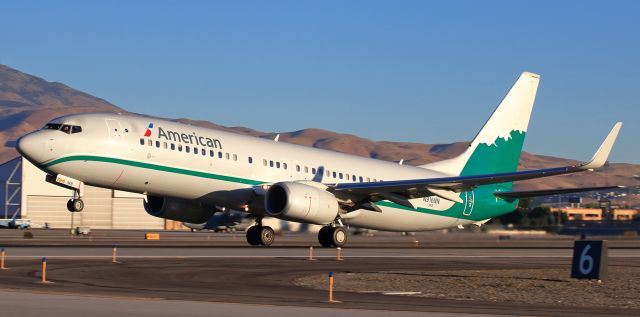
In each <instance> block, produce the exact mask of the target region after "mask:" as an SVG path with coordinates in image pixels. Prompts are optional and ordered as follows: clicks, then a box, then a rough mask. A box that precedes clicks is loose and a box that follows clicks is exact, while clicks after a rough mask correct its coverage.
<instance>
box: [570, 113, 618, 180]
mask: <svg viewBox="0 0 640 317" xmlns="http://www.w3.org/2000/svg"><path fill="white" fill-rule="evenodd" d="M620 128H622V122H617V123H616V124H615V125H614V126H613V129H611V132H609V135H607V138H606V139H604V141H603V142H602V144H601V145H600V147H599V148H598V151H596V154H594V155H593V157H592V158H591V161H589V162H586V163H584V164H582V165H580V166H579V167H580V169H583V170H589V169H596V168H600V167H602V166H604V164H605V163H606V162H607V159H608V158H609V153H611V149H612V148H613V144H614V143H615V142H616V138H617V137H618V132H620Z"/></svg>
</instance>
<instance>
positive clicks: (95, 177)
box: [49, 161, 123, 188]
mask: <svg viewBox="0 0 640 317" xmlns="http://www.w3.org/2000/svg"><path fill="white" fill-rule="evenodd" d="M49 170H50V171H51V172H54V173H55V174H63V175H67V176H70V177H73V178H76V179H79V180H82V181H83V182H85V183H87V184H90V185H96V186H101V187H107V188H111V187H113V186H114V185H115V183H116V181H117V180H118V177H120V175H122V171H123V168H122V167H121V166H119V165H114V164H106V163H102V162H94V161H69V162H64V163H60V164H57V165H55V166H52V167H50V168H49ZM87 171H91V173H86V172H87Z"/></svg>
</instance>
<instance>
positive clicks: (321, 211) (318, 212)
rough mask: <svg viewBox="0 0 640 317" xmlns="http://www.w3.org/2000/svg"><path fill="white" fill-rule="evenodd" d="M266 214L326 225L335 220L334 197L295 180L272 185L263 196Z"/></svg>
mask: <svg viewBox="0 0 640 317" xmlns="http://www.w3.org/2000/svg"><path fill="white" fill-rule="evenodd" d="M265 209H266V211H267V214H268V215H270V216H273V217H276V218H280V219H284V220H292V221H297V222H305V223H313V224H318V225H326V224H328V223H331V222H332V221H333V220H335V218H336V216H337V215H338V211H339V206H338V200H337V199H336V197H335V196H334V195H333V194H331V193H329V192H327V191H326V190H323V189H321V188H317V187H314V186H310V185H307V184H303V183H296V182H281V183H276V184H274V185H272V186H271V187H270V188H269V190H268V191H267V193H266V196H265Z"/></svg>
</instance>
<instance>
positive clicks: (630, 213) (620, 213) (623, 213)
mask: <svg viewBox="0 0 640 317" xmlns="http://www.w3.org/2000/svg"><path fill="white" fill-rule="evenodd" d="M551 211H552V212H562V213H565V214H566V215H567V219H568V220H584V221H600V220H603V217H602V209H600V208H569V207H567V208H552V209H551ZM611 216H612V219H613V220H633V219H635V218H636V217H637V216H638V211H637V210H635V209H613V210H612V211H611Z"/></svg>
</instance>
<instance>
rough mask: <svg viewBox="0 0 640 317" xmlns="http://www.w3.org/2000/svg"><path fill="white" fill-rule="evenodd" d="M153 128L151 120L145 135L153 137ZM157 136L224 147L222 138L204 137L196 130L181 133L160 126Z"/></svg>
mask: <svg viewBox="0 0 640 317" xmlns="http://www.w3.org/2000/svg"><path fill="white" fill-rule="evenodd" d="M152 129H153V122H149V126H148V127H147V130H146V131H145V132H144V136H145V137H151V134H152V133H153V132H152V131H153V130H152ZM157 137H158V139H165V140H167V141H173V142H180V143H186V144H193V145H198V146H204V147H210V148H214V149H222V142H220V140H218V139H214V138H209V137H204V136H201V135H198V134H197V133H195V132H192V133H190V134H188V133H181V132H175V131H171V130H165V129H163V128H162V127H160V126H159V127H158V136H157Z"/></svg>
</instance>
